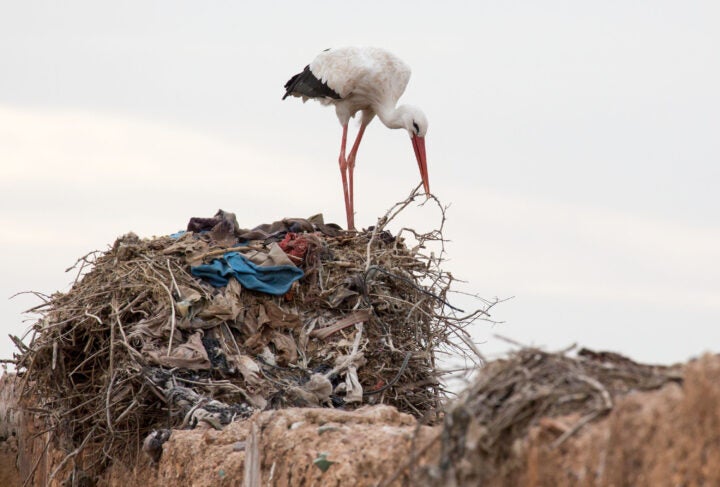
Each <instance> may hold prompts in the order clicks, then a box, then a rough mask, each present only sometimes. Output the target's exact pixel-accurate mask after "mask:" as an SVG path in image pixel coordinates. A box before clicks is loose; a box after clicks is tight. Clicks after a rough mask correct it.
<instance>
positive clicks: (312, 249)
mask: <svg viewBox="0 0 720 487" xmlns="http://www.w3.org/2000/svg"><path fill="white" fill-rule="evenodd" d="M416 197H417V194H416V192H413V194H411V196H410V197H409V198H408V199H407V200H405V201H403V202H401V203H398V204H397V205H396V206H395V207H393V208H392V209H391V210H390V211H388V213H387V214H386V215H385V216H384V217H383V218H381V219H380V220H379V222H378V225H377V226H375V227H373V228H370V229H368V230H365V231H361V232H354V231H353V232H345V231H339V230H338V227H333V226H332V225H325V224H324V223H323V222H322V219H321V218H317V217H315V218H310V219H308V220H304V219H294V220H293V219H289V220H288V219H286V220H283V221H280V222H275V223H274V224H272V225H265V226H262V227H257V228H256V229H253V230H249V231H247V230H241V229H239V228H238V226H237V222H236V220H235V217H234V215H233V214H231V213H226V212H222V211H221V212H218V214H217V215H216V216H215V217H213V218H212V219H192V220H191V222H190V224H189V226H188V231H187V232H185V233H184V234H183V235H180V236H178V235H175V236H172V237H170V236H168V237H160V238H154V239H140V238H138V237H137V236H135V235H133V234H129V235H125V236H123V237H121V238H119V239H118V240H117V241H116V242H115V244H114V245H113V246H112V248H111V249H109V250H108V251H106V252H93V253H91V254H88V255H86V256H85V257H83V258H82V259H80V260H79V261H78V264H77V265H76V269H77V271H78V277H77V278H76V280H75V282H74V284H73V286H72V288H71V289H70V290H69V291H68V292H66V293H57V294H54V295H52V296H46V297H44V302H43V303H42V304H41V305H40V306H38V307H36V308H34V309H33V310H30V311H32V312H34V313H38V314H39V315H40V318H39V319H38V320H37V322H36V323H35V324H34V326H33V327H32V328H31V330H30V331H31V333H32V336H31V337H30V340H29V342H28V343H25V342H23V341H22V340H21V339H19V338H17V337H14V340H15V342H16V345H17V346H18V349H19V351H18V353H17V354H16V366H17V369H18V372H19V378H20V380H21V381H22V394H23V397H24V398H25V399H26V403H27V404H29V405H31V406H32V411H34V412H35V413H38V414H41V415H44V416H45V418H46V420H47V425H48V430H49V431H50V434H51V436H52V440H53V441H55V442H56V443H59V444H60V445H61V446H63V448H64V450H65V451H66V452H67V456H66V457H65V459H64V461H63V462H62V463H61V464H60V465H59V466H58V467H57V468H56V469H55V471H54V472H52V474H51V476H50V477H51V478H52V477H54V476H56V475H57V474H58V473H59V472H61V471H62V470H63V467H65V466H66V464H68V462H72V464H73V465H75V464H76V463H79V462H80V460H79V459H80V458H82V462H81V463H82V468H83V470H84V471H86V472H93V473H98V472H100V471H102V469H103V468H104V467H105V466H107V465H108V464H109V463H110V462H112V461H115V460H129V461H132V460H134V459H135V458H137V455H138V452H139V451H140V448H141V445H142V443H143V439H144V438H146V437H148V435H149V434H150V433H151V432H152V431H154V430H156V429H158V428H178V427H187V428H190V427H194V426H196V425H198V424H204V425H205V426H207V427H214V428H222V427H223V426H224V425H226V424H228V423H230V422H231V421H235V420H240V419H243V418H247V417H248V416H249V415H251V414H252V413H253V412H255V411H258V410H262V409H267V408H282V407H290V406H303V407H342V408H346V409H352V408H356V407H359V406H362V405H365V404H368V403H370V404H374V403H385V404H390V405H394V406H396V407H397V408H398V409H399V410H401V411H404V412H408V413H410V414H413V415H415V416H417V417H424V418H425V420H427V419H428V416H432V414H433V413H435V412H436V411H437V410H438V406H439V404H440V402H441V401H442V400H443V399H444V397H445V390H444V389H443V386H442V384H441V381H440V374H439V372H438V370H437V368H436V363H435V361H436V354H437V353H438V352H439V351H448V350H449V351H451V352H452V353H455V354H461V355H462V354H465V353H466V349H464V348H461V347H459V346H458V345H457V344H456V340H453V339H452V337H453V336H454V335H458V334H459V335H463V336H464V338H465V340H467V335H466V334H465V331H464V328H465V327H467V326H468V325H469V324H470V323H472V322H473V321H474V320H476V319H478V318H480V319H484V318H485V317H486V310H485V309H481V310H476V311H474V312H472V313H468V314H465V313H462V312H461V310H458V309H456V308H454V307H452V306H451V305H450V304H449V303H448V301H447V299H448V293H449V292H450V291H451V285H452V283H453V278H452V276H451V275H450V274H449V273H447V272H445V271H444V270H443V269H442V268H441V264H442V261H443V236H442V225H441V226H440V229H439V230H434V231H432V232H430V233H427V234H419V233H417V232H415V231H413V230H406V229H404V230H401V231H400V232H399V234H398V235H395V236H393V235H391V234H390V232H388V231H387V230H386V225H387V224H388V223H389V222H391V221H392V220H393V219H394V218H395V217H396V216H397V215H398V214H399V213H400V212H401V211H402V210H403V209H404V208H405V207H406V206H408V205H409V204H410V203H411V202H412V201H413V200H414V199H415V198H416ZM441 210H442V214H443V217H442V222H443V223H444V221H445V219H444V208H442V207H441ZM203 227H205V228H207V229H209V231H200V228H203ZM193 230H195V231H193ZM290 231H292V232H297V233H296V234H297V235H300V236H302V237H303V239H304V240H303V242H304V245H305V247H306V248H305V250H304V254H303V255H302V257H298V256H293V255H292V252H290V254H289V256H290V257H293V258H294V259H293V260H294V262H295V263H296V264H297V266H298V267H300V268H301V269H302V270H303V271H304V277H303V278H302V279H301V280H299V281H298V282H296V283H294V284H293V286H292V288H291V289H290V290H289V291H288V292H287V293H285V294H284V295H280V296H271V295H269V294H265V293H262V292H258V291H252V290H248V289H244V288H242V286H240V284H239V283H238V282H237V281H235V280H232V279H231V280H230V282H229V283H228V285H226V286H222V287H213V286H211V285H209V284H208V283H206V282H204V281H203V280H201V279H198V278H197V277H195V276H193V275H192V274H191V271H190V269H191V267H192V266H195V265H198V264H202V263H208V262H211V261H212V260H213V259H214V258H217V257H218V256H221V255H223V254H224V253H225V252H227V251H229V250H238V249H240V248H239V247H237V245H238V243H242V244H243V248H242V249H241V250H242V251H255V252H259V253H261V254H262V253H272V252H273V250H272V249H273V248H276V247H277V242H278V240H279V239H282V238H283V236H287V234H288V232H290ZM406 242H412V243H413V244H414V245H413V246H412V248H409V247H408V245H406ZM273 246H274V247H273ZM433 246H439V248H440V251H439V252H435V251H431V250H432V248H433ZM80 453H82V455H80ZM76 466H77V465H75V467H76ZM75 467H73V468H75ZM65 470H67V469H65Z"/></svg>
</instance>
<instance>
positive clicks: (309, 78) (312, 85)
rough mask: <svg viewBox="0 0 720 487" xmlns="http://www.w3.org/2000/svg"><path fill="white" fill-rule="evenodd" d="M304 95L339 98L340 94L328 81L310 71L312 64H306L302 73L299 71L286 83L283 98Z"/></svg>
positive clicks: (308, 96)
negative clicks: (324, 81) (321, 79)
mask: <svg viewBox="0 0 720 487" xmlns="http://www.w3.org/2000/svg"><path fill="white" fill-rule="evenodd" d="M290 95H293V96H302V97H307V98H334V99H336V100H339V99H340V98H341V97H340V95H339V94H338V93H337V92H336V91H335V90H333V89H332V88H330V87H329V86H328V85H327V84H326V83H323V82H322V81H320V80H319V79H318V78H317V77H316V76H315V75H314V74H313V73H312V71H310V66H309V65H308V66H305V69H304V70H303V72H302V73H298V74H296V75H295V76H293V77H292V78H290V79H289V80H288V82H287V83H285V95H284V96H283V98H282V99H283V100H284V99H285V98H287V97H288V96H290Z"/></svg>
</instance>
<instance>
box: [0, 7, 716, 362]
mask: <svg viewBox="0 0 720 487" xmlns="http://www.w3.org/2000/svg"><path fill="white" fill-rule="evenodd" d="M345 5H348V6H347V7H346V6H345ZM350 5H352V6H350ZM719 25H720V3H718V2H717V1H707V2H700V1H685V2H677V1H658V0H652V1H606V2H580V1H565V2H561V1H527V2H521V1H517V2H499V1H497V2H488V1H474V2H442V3H440V2H436V1H435V2H423V1H415V2H412V3H409V2H408V3H404V4H402V5H401V4H400V3H399V2H387V1H383V2H379V1H378V2H375V1H364V2H354V3H352V4H349V3H348V4H344V3H339V2H337V1H333V2H329V1H327V2H314V3H305V4H298V3H297V2H230V1H227V2H189V1H187V2H182V1H177V0H173V1H166V2H157V1H149V0H143V1H126V2H99V1H96V0H95V1H67V2H39V1H23V2H11V1H0V269H2V277H0V320H2V324H3V330H4V331H5V332H6V333H13V334H21V333H22V332H23V331H24V330H25V329H26V327H27V326H28V324H29V323H23V321H22V320H23V317H22V316H21V314H20V312H21V311H22V310H24V309H26V308H29V307H31V306H34V305H35V304H37V303H38V301H37V300H36V299H35V298H33V297H32V296H28V295H23V296H20V297H18V298H15V299H12V300H10V299H8V298H9V297H10V296H11V295H13V294H15V293H17V292H19V291H28V290H35V291H40V292H44V293H51V292H54V291H56V290H67V288H68V284H69V283H70V282H71V281H72V279H73V278H74V275H72V274H66V273H65V272H64V270H65V269H66V268H67V267H69V266H71V265H72V264H73V263H74V262H75V260H76V259H77V258H79V257H81V256H82V255H84V254H86V253H87V252H89V251H91V250H95V249H100V250H105V249H106V248H107V246H108V245H110V244H112V242H113V241H114V239H115V238H116V237H117V236H119V235H121V234H124V233H126V232H129V231H134V232H136V233H138V234H139V235H141V236H145V237H150V236H152V235H162V234H167V233H170V232H174V231H176V230H178V229H181V228H184V227H185V225H186V223H187V220H188V219H189V218H190V217H192V216H211V215H212V214H214V213H215V211H216V210H217V209H218V208H223V209H225V210H227V211H233V212H235V213H237V215H238V219H239V221H240V224H241V225H242V226H248V227H249V226H254V225H256V224H258V223H262V222H268V221H272V220H276V219H279V218H282V217H284V216H301V217H302V216H309V215H312V214H314V213H318V212H322V213H324V214H325V217H326V220H328V221H337V222H339V223H341V224H344V207H343V200H342V191H341V185H340V178H339V174H338V173H339V171H338V169H337V156H338V149H339V143H340V133H341V129H340V126H339V124H338V122H337V119H336V117H335V114H334V111H333V110H332V109H329V108H327V107H323V106H321V105H319V104H315V103H307V104H305V105H303V104H302V103H300V102H299V100H297V99H288V100H285V101H284V102H283V101H281V97H282V94H283V92H284V91H283V84H284V83H285V81H286V80H287V79H288V78H289V77H290V76H291V75H293V74H295V73H296V72H298V71H300V70H302V68H303V67H304V66H305V65H306V64H307V63H309V62H310V61H311V60H312V58H313V57H314V56H315V55H316V54H317V53H318V52H320V51H321V50H323V49H325V48H327V47H333V46H343V45H374V46H379V47H384V48H387V49H389V50H391V51H393V52H395V53H396V54H398V55H399V56H400V57H402V58H403V59H404V60H405V61H407V62H408V64H410V65H411V66H412V68H413V76H412V79H411V80H410V84H409V86H408V89H407V91H406V94H405V96H404V98H403V99H402V101H403V102H407V103H412V104H415V105H418V106H420V107H422V108H423V109H424V111H425V112H426V114H427V116H428V118H429V121H430V130H429V132H428V136H427V151H428V160H429V173H430V182H431V188H432V190H433V193H434V194H435V195H436V196H437V197H438V198H440V200H441V201H443V202H444V203H446V204H451V205H452V206H451V209H450V211H449V213H448V219H449V221H448V227H447V232H446V236H447V237H448V238H449V239H451V240H452V243H451V244H450V245H449V247H448V251H449V255H448V256H449V258H450V261H449V262H448V263H447V267H448V270H450V271H452V272H453V274H454V275H455V276H456V277H458V278H460V279H463V280H465V281H467V285H466V286H465V288H464V289H465V290H467V291H472V292H477V293H479V294H481V295H483V296H484V297H486V298H493V297H495V296H497V297H500V298H505V297H510V296H514V298H513V299H512V300H510V301H508V302H506V303H503V304H502V305H500V306H498V307H497V308H496V309H495V315H494V318H495V319H496V320H499V321H503V322H504V324H501V325H496V326H495V327H493V328H490V327H488V326H487V325H485V324H482V323H478V324H477V326H476V327H475V329H474V330H473V333H474V335H475V337H476V338H477V340H478V341H482V342H485V341H487V343H484V344H482V345H481V346H480V349H481V350H482V351H484V352H485V353H487V354H489V355H492V354H495V353H497V352H498V351H500V350H502V349H504V348H506V344H504V343H503V342H499V341H497V340H494V339H493V338H492V335H493V334H494V333H499V334H502V335H505V336H508V337H512V338H513V339H515V340H518V341H520V342H523V343H526V344H532V345H540V346H546V347H549V348H551V349H554V348H561V347H564V346H566V345H569V344H571V343H573V342H577V343H579V344H581V345H584V346H588V347H594V348H600V349H610V350H615V351H618V352H621V353H625V354H628V355H630V356H632V357H634V358H636V359H638V360H643V361H650V362H665V363H667V362H674V361H680V360H686V359H687V358H689V357H691V356H694V355H698V354H700V353H702V352H703V351H718V349H719V348H720V224H719V223H718V222H719V221H720V196H719V195H718V181H720V165H719V162H720V135H719V134H720V94H719V93H720V91H719V88H718V87H720V29H719V28H718V26H719ZM418 182H419V174H418V171H417V164H416V163H415V160H414V155H413V151H412V146H411V144H410V141H409V138H408V136H407V133H405V132H402V131H391V130H388V129H387V128H385V127H384V126H382V124H381V123H379V121H375V122H374V123H373V124H372V125H371V126H370V128H369V129H368V132H367V135H366V137H365V139H364V142H363V146H362V147H361V149H360V153H359V156H358V163H357V169H356V185H355V188H356V202H355V207H356V212H357V214H356V224H357V225H359V226H368V225H371V224H373V223H374V221H375V219H376V218H377V217H378V216H380V215H382V214H383V213H384V212H385V210H386V209H387V208H388V207H389V206H391V205H392V204H393V203H395V202H396V201H398V200H401V199H403V198H404V197H405V195H406V194H407V193H409V192H410V190H411V189H412V188H413V187H414V186H415V185H416V184H417V183H418ZM437 218H438V215H437V212H436V211H434V210H433V209H432V208H430V207H423V208H418V209H414V210H413V211H411V212H409V213H408V215H407V216H406V217H405V219H404V220H402V221H400V222H399V225H409V226H414V227H416V228H418V229H429V228H432V227H433V226H434V223H435V222H437V221H438V220H437ZM396 228H397V227H396ZM455 303H456V304H457V305H459V306H462V307H470V306H472V303H471V302H470V301H469V300H468V299H467V298H461V297H458V298H456V301H455ZM6 333H3V335H2V337H3V338H0V356H1V357H9V356H10V355H11V353H12V346H11V344H10V341H9V340H8V339H7V338H4V337H5V336H6Z"/></svg>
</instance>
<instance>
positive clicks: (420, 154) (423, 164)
mask: <svg viewBox="0 0 720 487" xmlns="http://www.w3.org/2000/svg"><path fill="white" fill-rule="evenodd" d="M412 145H413V149H415V157H416V158H417V162H418V167H419V168H420V177H421V178H422V182H423V187H424V188H425V193H426V194H430V178H429V177H428V170H427V156H426V155H425V137H419V136H417V135H413V136H412Z"/></svg>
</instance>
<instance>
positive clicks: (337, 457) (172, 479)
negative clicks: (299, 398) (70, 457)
mask: <svg viewBox="0 0 720 487" xmlns="http://www.w3.org/2000/svg"><path fill="white" fill-rule="evenodd" d="M253 430H254V431H255V433H254V440H253V433H252V432H253ZM432 437H433V429H432V428H430V427H425V426H422V427H418V426H417V422H416V421H415V419H414V418H413V417H412V416H410V415H407V414H403V413H399V412H398V411H397V410H396V409H395V408H393V407H390V406H373V407H367V408H363V409H360V410H357V411H352V412H343V411H329V410H326V409H300V408H293V409H286V410H281V411H266V412H263V413H258V414H256V415H254V416H253V417H252V418H250V419H249V420H247V421H245V422H240V423H233V424H231V425H229V426H228V427H227V428H225V429H224V430H222V431H217V430H214V429H208V430H204V431H203V430H198V429H195V430H191V431H177V430H176V431H173V432H172V436H171V437H170V439H169V440H168V441H167V442H166V443H165V444H164V445H163V454H162V457H161V459H160V461H159V463H158V464H157V465H152V463H151V461H150V460H149V458H144V459H143V460H142V461H141V462H140V463H139V464H138V465H137V466H136V467H135V468H133V469H127V468H123V467H113V468H111V469H110V471H109V472H108V475H107V477H106V481H105V482H104V485H139V484H140V483H141V482H142V483H149V484H152V485H156V486H176V485H193V486H198V487H202V486H219V485H243V480H244V478H245V475H246V469H249V468H250V465H251V463H252V462H250V463H248V466H247V467H246V466H245V463H246V461H247V459H248V458H250V457H253V455H257V456H256V458H257V466H258V467H259V470H258V473H259V478H260V479H261V480H260V482H261V485H274V486H291V485H323V486H332V485H357V486H363V485H368V486H369V485H377V484H378V483H379V482H380V481H382V480H383V479H387V478H389V477H390V476H392V475H393V474H395V473H396V472H397V470H398V469H400V468H401V467H403V466H404V465H405V463H406V462H407V460H408V459H409V458H410V455H411V452H412V451H413V450H414V449H415V448H417V447H418V446H424V445H426V444H427V443H428V441H429V440H430V439H431V438H432ZM323 458H324V459H325V462H323V461H322V459H323ZM321 467H327V469H326V470H325V471H323V470H322V469H321ZM403 478H404V479H407V475H404V476H403V475H400V476H399V477H398V481H397V482H395V483H393V484H392V485H401V482H400V480H403Z"/></svg>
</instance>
